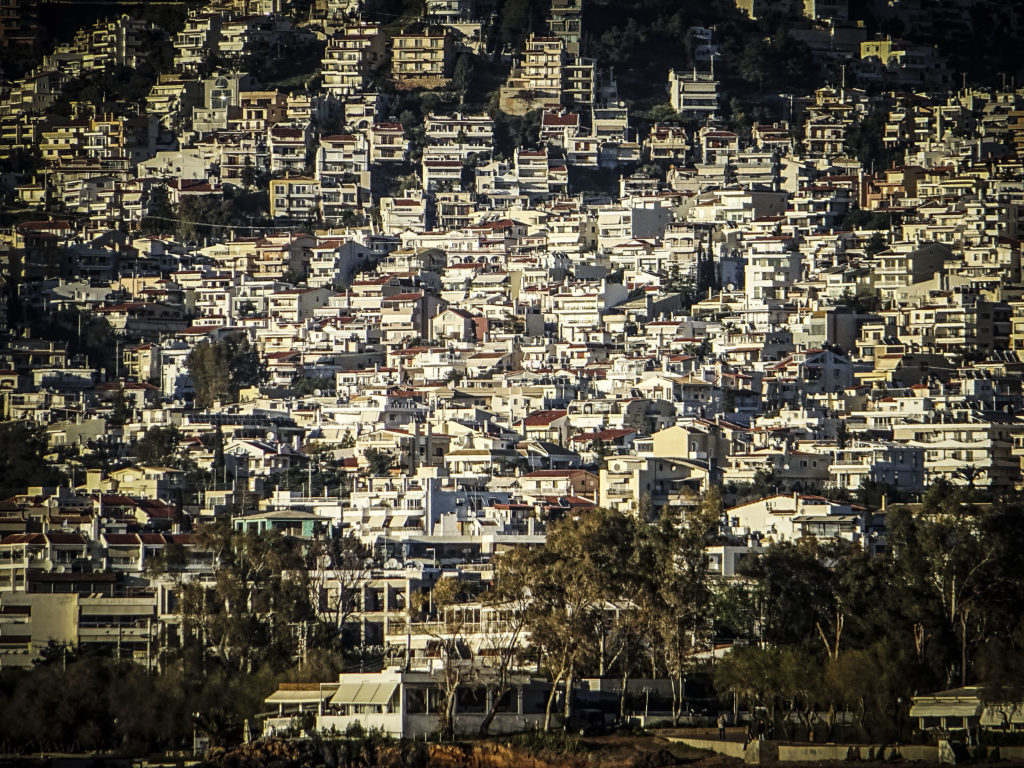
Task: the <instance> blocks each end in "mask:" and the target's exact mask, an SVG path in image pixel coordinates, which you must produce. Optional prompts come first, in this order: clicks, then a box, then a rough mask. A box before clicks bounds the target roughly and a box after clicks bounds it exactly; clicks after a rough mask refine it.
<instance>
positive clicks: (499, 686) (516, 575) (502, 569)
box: [478, 547, 533, 738]
mask: <svg viewBox="0 0 1024 768" xmlns="http://www.w3.org/2000/svg"><path fill="white" fill-rule="evenodd" d="M532 568H533V554H532V552H531V550H529V549H527V548H526V547H516V548H514V549H510V550H507V551H505V552H501V553H499V554H498V555H496V557H495V559H494V583H493V584H492V585H491V587H490V589H488V590H487V592H485V593H484V596H483V604H484V605H485V606H486V607H488V608H490V609H492V610H493V611H495V612H496V613H497V614H498V615H499V616H500V621H499V622H495V623H494V624H493V625H490V626H488V627H486V628H485V630H484V636H485V640H484V647H485V648H486V650H487V651H488V653H487V654H486V655H485V656H483V657H482V658H481V659H480V665H479V668H478V674H479V677H480V679H481V681H482V682H483V683H484V686H485V688H486V689H487V692H488V694H489V701H490V705H489V706H488V708H487V712H486V713H485V714H484V719H483V720H482V721H481V722H480V728H479V736H480V737H481V738H482V737H485V736H487V733H488V730H489V729H490V727H491V723H492V722H493V721H494V717H495V715H497V713H498V709H499V707H500V706H501V704H502V701H503V699H504V698H505V696H507V695H508V693H509V692H510V691H511V690H512V672H513V670H514V668H515V663H516V659H517V656H518V654H519V652H520V650H521V648H520V641H521V639H522V634H523V630H524V629H525V627H526V621H527V615H528V612H529V609H530V593H529V588H528V585H529V580H530V578H531V576H532V573H531V571H532Z"/></svg>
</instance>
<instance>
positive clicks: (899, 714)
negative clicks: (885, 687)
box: [896, 696, 903, 747]
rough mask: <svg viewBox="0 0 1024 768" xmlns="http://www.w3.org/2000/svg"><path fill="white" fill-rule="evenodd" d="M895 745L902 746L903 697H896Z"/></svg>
mask: <svg viewBox="0 0 1024 768" xmlns="http://www.w3.org/2000/svg"><path fill="white" fill-rule="evenodd" d="M896 746H897V747H902V746H903V697H902V696H897V697H896Z"/></svg>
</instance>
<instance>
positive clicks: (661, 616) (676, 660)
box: [654, 488, 722, 723]
mask: <svg viewBox="0 0 1024 768" xmlns="http://www.w3.org/2000/svg"><path fill="white" fill-rule="evenodd" d="M721 521H722V498H721V495H720V494H719V492H718V490H717V488H715V489H712V490H711V491H709V492H708V493H707V494H706V495H705V496H704V498H703V499H702V500H701V503H700V504H699V505H698V506H697V507H696V509H692V510H688V511H687V512H686V513H684V514H682V515H679V514H678V513H676V512H674V511H669V512H668V513H666V514H665V515H664V516H663V517H662V520H661V522H660V526H659V529H658V531H657V534H656V535H657V539H656V544H655V554H654V568H655V569H656V571H655V575H654V582H655V584H657V591H656V593H655V598H654V599H655V606H656V607H655V609H654V615H655V623H654V626H655V631H656V633H657V647H658V650H659V652H660V655H661V658H662V662H663V664H664V666H665V670H666V672H667V673H668V675H669V678H670V679H671V681H672V719H673V722H674V723H678V722H679V717H680V716H681V715H682V712H683V707H684V693H685V692H684V691H683V679H684V676H685V674H686V671H687V666H688V664H689V660H690V657H691V654H692V653H693V652H694V651H696V650H697V649H699V648H700V647H703V645H704V644H705V643H706V642H707V639H708V633H709V631H710V628H711V622H710V617H709V616H708V610H707V609H708V607H709V606H710V604H711V589H710V583H709V575H708V560H707V555H706V552H705V548H706V547H707V544H708V542H709V539H710V538H711V536H712V535H713V534H715V533H716V532H717V531H718V530H719V527H720V525H721Z"/></svg>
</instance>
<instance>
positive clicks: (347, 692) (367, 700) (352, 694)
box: [331, 682, 398, 706]
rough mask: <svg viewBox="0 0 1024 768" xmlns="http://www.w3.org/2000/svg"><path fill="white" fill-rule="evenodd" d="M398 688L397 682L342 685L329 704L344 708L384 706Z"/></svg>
mask: <svg viewBox="0 0 1024 768" xmlns="http://www.w3.org/2000/svg"><path fill="white" fill-rule="evenodd" d="M397 687H398V683H397V682H388V683H342V684H341V685H339V686H338V692H337V693H335V694H334V696H332V697H331V704H335V705H339V706H345V705H347V704H374V705H382V706H383V705H384V704H387V703H388V702H389V701H391V697H392V696H393V695H394V693H395V689H396V688H397Z"/></svg>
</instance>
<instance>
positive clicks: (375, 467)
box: [363, 448, 395, 477]
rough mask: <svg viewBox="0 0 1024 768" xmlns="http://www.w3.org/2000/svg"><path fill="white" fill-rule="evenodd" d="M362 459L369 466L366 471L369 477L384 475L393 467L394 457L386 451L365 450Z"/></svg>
mask: <svg viewBox="0 0 1024 768" xmlns="http://www.w3.org/2000/svg"><path fill="white" fill-rule="evenodd" d="M363 457H364V458H365V459H366V463H367V464H368V465H369V467H368V469H367V471H368V472H369V474H370V476H371V477H380V476H382V475H386V474H388V471H389V470H390V469H391V468H392V467H393V466H394V465H395V457H394V455H393V454H391V453H389V452H388V451H382V450H380V449H378V448H367V449H366V451H365V452H364V453H363Z"/></svg>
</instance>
